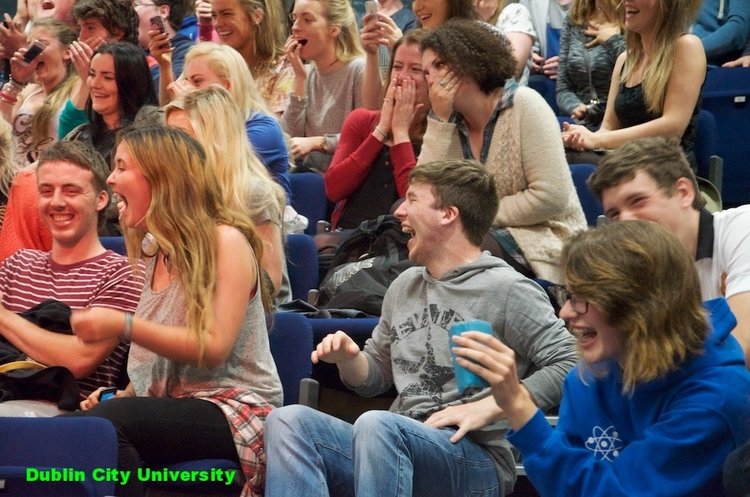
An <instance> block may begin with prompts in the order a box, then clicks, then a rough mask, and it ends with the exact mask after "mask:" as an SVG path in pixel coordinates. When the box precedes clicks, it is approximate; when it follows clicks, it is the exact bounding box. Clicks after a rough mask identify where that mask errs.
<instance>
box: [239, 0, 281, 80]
mask: <svg viewBox="0 0 750 497" xmlns="http://www.w3.org/2000/svg"><path fill="white" fill-rule="evenodd" d="M239 3H240V6H241V7H242V9H243V10H244V11H245V13H246V14H247V18H248V22H251V23H252V22H253V13H254V12H255V11H256V10H261V11H263V20H262V21H261V22H260V23H258V24H256V25H255V39H254V43H253V52H254V54H253V55H254V57H255V60H254V61H253V67H252V68H251V71H253V74H254V75H255V76H258V73H257V72H261V73H262V72H263V71H265V70H267V69H269V68H270V67H272V66H273V65H274V63H275V62H276V60H277V59H278V58H279V57H280V56H281V55H283V54H284V44H285V43H286V37H287V32H286V26H287V24H286V22H285V17H284V9H283V7H282V5H281V0H239ZM256 71H257V72H256Z"/></svg>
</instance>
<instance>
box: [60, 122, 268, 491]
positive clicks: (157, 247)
mask: <svg viewBox="0 0 750 497" xmlns="http://www.w3.org/2000/svg"><path fill="white" fill-rule="evenodd" d="M114 165H115V168H114V171H113V172H112V174H111V175H110V177H109V179H108V180H107V182H108V183H109V185H110V186H111V187H112V191H113V192H114V194H115V195H116V198H117V200H118V202H117V207H118V210H119V213H120V222H121V224H122V227H123V231H124V233H125V241H126V244H127V248H128V255H129V256H130V258H131V259H132V261H133V267H134V268H137V267H138V266H137V264H136V263H137V261H138V260H139V259H141V258H144V259H145V264H146V282H147V283H146V286H145V287H144V289H143V293H142V294H141V300H140V302H139V304H138V308H137V309H136V312H135V315H131V314H128V313H122V312H118V311H113V310H111V309H104V308H100V307H91V308H88V309H86V310H82V311H77V312H75V313H74V315H73V317H72V318H71V325H72V327H73V330H74V332H75V334H76V335H77V336H78V337H80V338H81V339H82V340H83V341H84V342H96V341H98V340H102V339H109V338H112V337H120V338H122V339H123V340H125V341H132V344H131V347H130V355H129V357H128V376H129V377H130V381H131V383H130V385H129V386H128V387H127V388H126V389H125V390H122V391H119V392H117V395H116V397H115V398H114V399H111V400H108V401H106V402H103V403H99V402H98V393H99V392H98V391H97V392H94V393H93V394H92V395H91V396H90V397H89V398H88V399H87V400H85V401H84V402H82V403H81V407H82V408H83V409H85V410H87V411H86V413H84V414H88V415H91V416H100V417H104V418H107V419H109V420H110V421H112V423H113V424H114V425H115V427H116V429H117V432H118V436H119V442H120V443H119V462H118V466H119V468H120V469H121V470H130V471H134V472H135V471H137V470H138V469H139V468H140V467H141V465H142V463H143V461H159V464H171V463H177V462H182V461H188V460H193V459H212V458H213V459H216V458H218V459H231V460H235V461H238V462H239V463H240V465H241V467H242V470H243V473H244V475H245V479H246V483H245V488H244V491H243V495H244V496H255V495H261V494H262V491H263V490H262V489H263V480H264V471H265V468H264V465H265V455H264V454H263V452H262V451H263V449H262V447H263V420H264V419H265V417H266V415H267V414H268V413H269V412H270V411H271V409H273V407H274V406H279V405H281V400H282V397H281V395H282V394H281V382H280V380H279V376H278V374H277V372H276V366H275V363H274V361H273V357H272V356H271V352H270V348H269V342H268V332H267V330H266V320H265V311H266V310H268V309H270V295H269V294H268V291H267V288H266V286H265V285H264V283H263V279H262V278H260V277H259V274H260V266H259V263H258V261H259V260H260V258H261V257H262V255H263V246H262V242H261V240H260V237H259V236H258V234H257V232H256V230H255V228H254V226H253V223H252V221H251V220H250V219H249V218H248V217H247V215H246V214H244V212H242V211H238V210H236V209H233V208H231V207H229V206H227V205H225V204H224V202H223V200H222V198H223V197H222V193H221V189H222V186H221V185H220V184H219V181H218V179H217V178H216V175H215V174H214V170H213V169H212V168H209V167H206V155H205V152H204V151H203V148H202V147H201V146H200V144H199V143H198V142H196V141H195V140H193V139H192V138H190V137H189V136H188V135H187V134H185V133H184V132H182V131H180V130H176V129H172V128H166V127H161V126H159V127H150V128H132V129H130V130H127V131H125V132H123V133H121V134H120V136H119V138H118V144H117V148H116V153H115V161H114ZM177 165H179V167H180V170H179V174H175V172H176V171H175V167H176V166H177ZM135 270H137V269H135ZM185 437H188V438H189V439H190V443H188V444H186V443H184V442H185ZM131 474H134V473H131ZM142 485H143V483H142V482H140V481H137V479H136V478H133V479H132V480H131V481H130V483H129V484H128V485H124V486H121V487H119V491H118V495H123V496H132V495H143V488H142Z"/></svg>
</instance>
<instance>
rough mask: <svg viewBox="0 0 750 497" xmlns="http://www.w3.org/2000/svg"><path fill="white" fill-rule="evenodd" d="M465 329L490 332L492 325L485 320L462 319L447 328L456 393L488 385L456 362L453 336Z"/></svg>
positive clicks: (489, 333)
mask: <svg viewBox="0 0 750 497" xmlns="http://www.w3.org/2000/svg"><path fill="white" fill-rule="evenodd" d="M465 331H479V332H480V333H487V334H488V335H491V334H492V325H490V323H488V322H487V321H480V320H475V321H463V322H461V323H453V324H452V325H451V326H450V328H449V329H448V334H449V335H450V338H449V340H450V347H451V359H452V361H453V371H454V372H455V374H456V383H457V385H458V393H461V394H462V393H464V391H465V390H466V389H467V388H486V387H488V386H490V385H489V383H487V382H486V381H485V380H483V379H482V378H480V377H479V376H477V375H476V374H474V373H472V372H471V371H469V370H468V369H466V368H464V367H463V366H460V365H459V364H458V363H457V362H456V354H454V353H453V347H455V346H456V344H455V343H454V342H453V337H454V336H458V335H460V334H461V333H464V332H465Z"/></svg>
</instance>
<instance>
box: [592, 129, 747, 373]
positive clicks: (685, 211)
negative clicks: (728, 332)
mask: <svg viewBox="0 0 750 497" xmlns="http://www.w3.org/2000/svg"><path fill="white" fill-rule="evenodd" d="M588 184H589V187H590V188H591V190H592V191H593V192H594V193H595V194H596V195H597V196H598V197H599V199H600V200H601V202H602V206H603V207H604V214H605V215H606V216H607V217H608V218H610V219H615V220H627V219H644V220H649V221H654V222H656V223H659V224H661V225H662V226H664V227H665V228H667V229H668V230H669V231H671V232H672V233H673V234H674V235H675V236H677V238H678V239H679V240H680V241H681V242H682V244H683V246H684V247H685V248H686V249H687V250H688V253H690V254H695V261H696V262H695V263H696V265H697V267H698V276H699V277H700V280H701V293H702V296H703V299H704V300H709V299H713V298H716V297H721V296H724V297H726V299H727V302H728V303H729V307H730V308H731V309H732V312H733V313H734V315H735V317H736V318H737V326H736V327H735V329H734V331H733V332H732V333H733V335H734V337H735V338H736V339H737V341H738V342H739V343H740V345H741V346H742V348H743V350H744V351H745V361H746V363H747V365H748V366H749V367H750V205H744V206H741V207H738V208H735V209H727V210H723V211H720V212H716V213H714V214H711V213H710V212H708V211H707V210H706V209H705V208H704V205H705V200H704V199H703V197H702V196H701V194H700V190H699V189H698V183H697V181H696V178H695V175H694V174H693V172H692V170H691V169H690V165H689V164H688V162H687V159H686V158H685V154H684V153H683V151H682V148H680V145H679V143H678V141H677V140H675V139H666V138H643V139H640V140H634V141H632V142H630V143H627V144H625V145H623V146H621V147H619V148H617V149H615V150H613V151H611V152H610V153H608V154H607V155H606V156H605V157H604V159H603V160H602V161H601V162H600V163H599V166H598V168H597V169H596V171H595V172H594V174H593V175H592V176H591V178H589V183H588Z"/></svg>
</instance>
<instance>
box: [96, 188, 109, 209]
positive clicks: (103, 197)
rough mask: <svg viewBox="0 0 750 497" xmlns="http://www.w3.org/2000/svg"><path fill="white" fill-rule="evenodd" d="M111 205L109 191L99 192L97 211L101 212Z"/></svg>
mask: <svg viewBox="0 0 750 497" xmlns="http://www.w3.org/2000/svg"><path fill="white" fill-rule="evenodd" d="M108 205H109V193H107V191H106V190H102V191H100V192H99V195H98V196H97V198H96V212H101V211H102V210H104V209H105V208H106V207H107V206H108Z"/></svg>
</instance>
